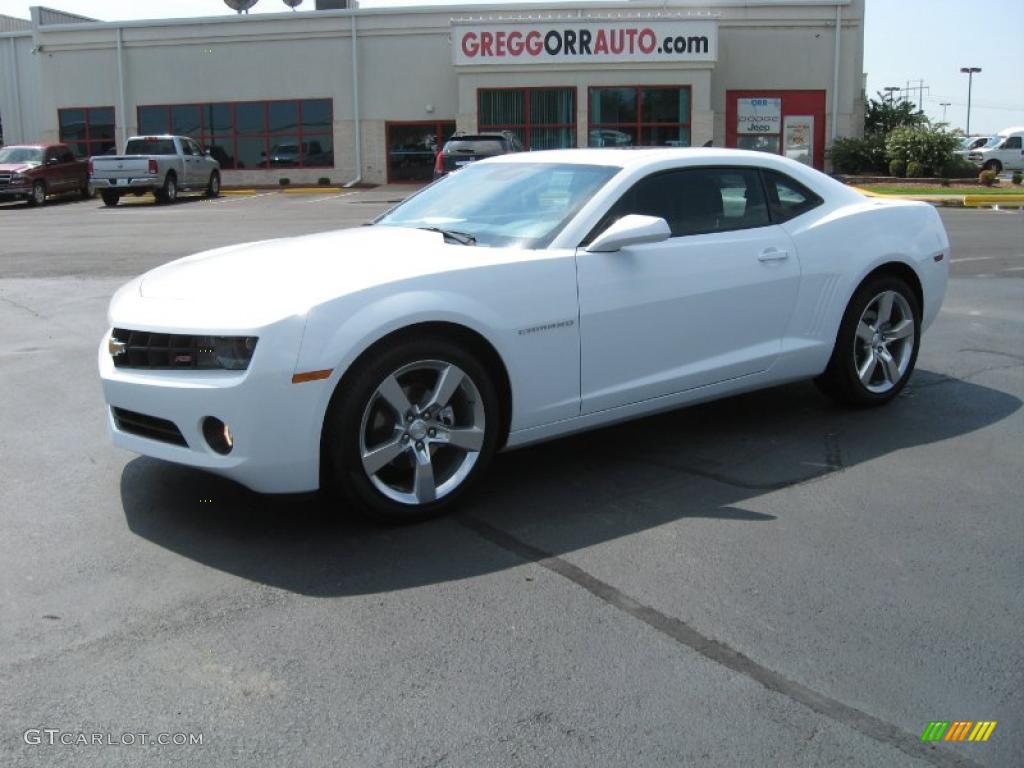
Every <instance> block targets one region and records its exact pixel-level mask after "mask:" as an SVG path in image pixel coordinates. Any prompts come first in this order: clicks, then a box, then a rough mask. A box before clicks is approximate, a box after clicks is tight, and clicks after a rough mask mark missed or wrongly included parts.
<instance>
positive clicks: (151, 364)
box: [107, 328, 258, 371]
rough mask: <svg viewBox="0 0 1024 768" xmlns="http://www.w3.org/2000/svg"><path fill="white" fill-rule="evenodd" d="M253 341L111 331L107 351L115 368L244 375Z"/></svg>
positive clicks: (255, 339)
mask: <svg viewBox="0 0 1024 768" xmlns="http://www.w3.org/2000/svg"><path fill="white" fill-rule="evenodd" d="M257 341H258V339H257V337H255V336H189V335H185V334H177V333H152V332H150V331H134V330H128V329H126V328H115V329H114V332H113V334H111V336H110V339H109V340H108V341H107V349H108V351H109V352H110V356H111V357H112V358H113V359H114V366H115V367H116V368H150V369H153V368H157V369H168V368H170V369H175V370H178V369H188V368H193V369H195V368H198V369H202V370H211V369H226V370H229V371H244V370H245V369H246V368H248V367H249V362H250V361H251V360H252V355H253V352H255V351H256V342H257Z"/></svg>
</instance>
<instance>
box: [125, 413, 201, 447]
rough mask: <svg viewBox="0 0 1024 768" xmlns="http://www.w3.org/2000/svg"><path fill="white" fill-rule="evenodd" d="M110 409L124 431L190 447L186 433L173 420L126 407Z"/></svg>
mask: <svg viewBox="0 0 1024 768" xmlns="http://www.w3.org/2000/svg"><path fill="white" fill-rule="evenodd" d="M110 410H111V411H112V412H113V414H114V423H115V424H117V428H118V429H119V430H121V431H122V432H127V433H128V434H130V435H138V436H139V437H148V438H149V439H150V440H159V441H160V442H161V443H171V444H172V445H180V446H182V447H184V448H188V443H187V442H185V437H184V435H182V434H181V430H180V429H178V427H177V426H176V425H175V423H174V422H173V421H168V420H167V419H158V418H157V417H156V416H147V415H146V414H144V413H136V412H135V411H126V410H125V409H124V408H111V409H110Z"/></svg>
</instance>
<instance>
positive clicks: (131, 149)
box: [124, 139, 178, 155]
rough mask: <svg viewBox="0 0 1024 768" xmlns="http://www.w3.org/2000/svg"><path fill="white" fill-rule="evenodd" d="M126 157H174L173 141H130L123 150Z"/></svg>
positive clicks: (175, 152)
mask: <svg viewBox="0 0 1024 768" xmlns="http://www.w3.org/2000/svg"><path fill="white" fill-rule="evenodd" d="M124 153H125V154H126V155H176V154H178V152H177V150H175V148H174V140H173V139H131V140H130V141H129V142H128V143H127V144H126V145H125V148H124Z"/></svg>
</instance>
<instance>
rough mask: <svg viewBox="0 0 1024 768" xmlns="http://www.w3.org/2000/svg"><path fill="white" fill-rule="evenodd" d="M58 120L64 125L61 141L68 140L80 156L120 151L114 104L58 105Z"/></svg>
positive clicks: (60, 124) (69, 144) (61, 128)
mask: <svg viewBox="0 0 1024 768" xmlns="http://www.w3.org/2000/svg"><path fill="white" fill-rule="evenodd" d="M57 123H58V125H59V126H60V143H61V144H67V145H68V146H69V147H70V148H71V151H72V152H74V153H75V156H76V157H92V156H93V155H103V154H106V153H108V152H110V151H114V152H116V151H117V144H116V142H115V141H114V108H113V107H75V108H73V109H58V110H57Z"/></svg>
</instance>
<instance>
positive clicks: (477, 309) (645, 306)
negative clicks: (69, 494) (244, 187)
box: [99, 149, 949, 521]
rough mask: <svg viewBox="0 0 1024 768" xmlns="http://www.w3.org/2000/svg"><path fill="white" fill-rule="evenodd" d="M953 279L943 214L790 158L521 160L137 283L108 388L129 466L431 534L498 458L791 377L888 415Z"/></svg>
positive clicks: (126, 298) (537, 156) (596, 152)
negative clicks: (153, 460) (335, 506)
mask: <svg viewBox="0 0 1024 768" xmlns="http://www.w3.org/2000/svg"><path fill="white" fill-rule="evenodd" d="M948 271H949V240H948V238H947V237H946V233H945V230H944V229H943V226H942V223H941V221H940V219H939V216H938V214H937V212H936V211H935V209H934V208H932V207H931V206H929V205H926V204H922V203H913V202H901V201H880V200H876V199H869V198H866V197H863V196H862V195H860V194H859V193H857V192H855V191H854V190H852V189H850V188H848V187H845V186H843V185H842V184H840V183H839V182H837V181H835V180H833V179H830V178H829V177H828V176H825V175H824V174H821V173H819V172H817V171H814V170H811V169H809V168H806V167H805V166H803V165H800V164H798V163H795V162H792V161H789V160H786V159H784V158H781V157H776V156H772V155H767V154H762V153H754V152H742V151H734V150H717V149H649V150H648V149H641V150H618V149H580V150H558V151H551V152H526V153H520V154H514V155H504V156H501V157H497V158H493V159H490V160H485V161H481V162H478V163H474V164H473V165H470V166H467V167H466V168H464V169H462V170H460V171H458V172H457V173H453V174H450V175H449V176H446V177H445V178H443V179H441V180H439V181H437V182H435V183H434V184H432V185H430V186H429V187H427V188H425V189H424V190H422V191H421V192H419V193H418V194H416V195H414V196H413V197H411V198H409V199H408V200H406V201H405V202H404V203H402V204H400V205H398V206H397V207H395V208H393V209H392V210H391V211H389V212H388V213H386V214H384V215H383V216H381V217H380V218H378V219H377V220H376V221H375V222H374V223H373V225H372V226H369V227H363V228H359V229H349V230H341V231H336V232H328V233H324V234H316V235H308V236H304V237H296V238H289V239H282V240H270V241H265V242H258V243H249V244H246V245H235V246H231V247H228V248H219V249H217V250H213V251H209V252H206V253H200V254H197V255H195V256H189V257H187V258H184V259H180V260H178V261H174V262H171V263H169V264H166V265H164V266H161V267H158V268H157V269H154V270H152V271H151V272H148V273H147V274H145V275H143V276H141V277H139V278H136V279H135V280H132V281H131V282H130V283H128V284H127V285H125V286H123V287H122V288H121V289H120V290H119V291H118V292H117V293H116V295H115V296H114V297H113V299H112V301H111V305H110V315H109V320H110V325H111V330H110V332H109V333H108V334H107V336H106V337H105V338H104V339H103V341H102V343H101V345H100V349H99V369H100V376H101V377H102V380H103V390H104V394H105V398H106V401H107V403H108V405H109V409H108V412H109V424H110V430H111V432H112V434H113V438H114V442H115V443H116V444H118V445H120V446H123V447H124V448H127V449H130V450H132V451H135V452H137V453H142V454H146V455H149V456H155V457H157V458H160V459H166V460H168V461H173V462H178V463H181V464H188V465H191V466H194V467H201V468H203V469H206V470H209V471H212V472H217V473H220V474H222V475H225V476H227V477H230V478H233V479H235V480H237V481H239V482H241V483H243V484H244V485H246V486H248V487H250V488H252V489H254V490H256V491H260V492H267V493H290V492H304V491H311V490H315V489H318V488H332V489H337V490H338V491H340V492H341V495H342V497H343V498H344V499H346V500H347V502H348V503H349V504H350V505H351V506H352V507H354V508H357V509H360V510H362V511H364V512H369V513H371V514H374V515H376V516H377V517H381V518H385V519H389V520H406V521H408V520H417V519H422V518H424V517H427V516H430V515H433V514H436V513H438V512H440V511H441V510H443V509H445V508H447V507H449V506H450V505H451V504H452V503H454V502H455V501H456V500H457V499H458V498H459V497H460V496H462V495H463V494H464V493H465V492H466V490H467V489H468V488H469V487H470V485H471V484H472V483H473V482H474V481H475V480H476V479H477V478H478V477H479V475H480V474H481V473H482V472H483V470H484V468H485V465H486V464H487V463H488V460H489V459H490V458H491V457H492V456H493V454H494V453H495V451H498V450H501V449H504V448H515V447H519V446H522V445H526V444H528V443H534V442H537V441H541V440H548V439H551V438H555V437H559V436H561V435H566V434H568V433H571V432H578V431H580V430H585V429H591V428H594V427H599V426H602V425H606V424H610V423H612V422H617V421H622V420H624V419H631V418H635V417H638V416H643V415H646V414H650V413H654V412H657V411H663V410H667V409H672V408H678V407H680V406H683V405H687V404H690V403H696V402H701V401H706V400H711V399H714V398H719V397H724V396H727V395H732V394H735V393H738V392H745V391H749V390H753V389H758V388H762V387H769V386H774V385H777V384H781V383H783V382H788V381H794V380H797V379H806V378H815V379H816V381H817V382H818V383H819V384H820V386H821V388H822V389H823V390H824V391H825V392H826V393H828V394H829V395H831V396H833V397H835V398H837V399H839V400H841V401H843V402H846V403H849V404H853V405H861V406H871V405H881V404H883V403H886V402H888V401H889V400H891V399H892V398H893V397H895V396H896V395H897V393H899V391H900V389H901V388H902V387H903V386H904V384H906V382H907V379H908V378H909V377H910V375H911V372H912V371H913V369H914V362H915V360H916V358H917V351H918V346H919V344H920V339H921V332H922V331H923V330H924V329H925V328H927V327H928V325H929V324H930V323H931V322H932V320H934V319H935V316H936V314H937V313H938V311H939V306H940V304H941V303H942V299H943V296H944V294H945V291H946V281H947V277H948Z"/></svg>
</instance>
